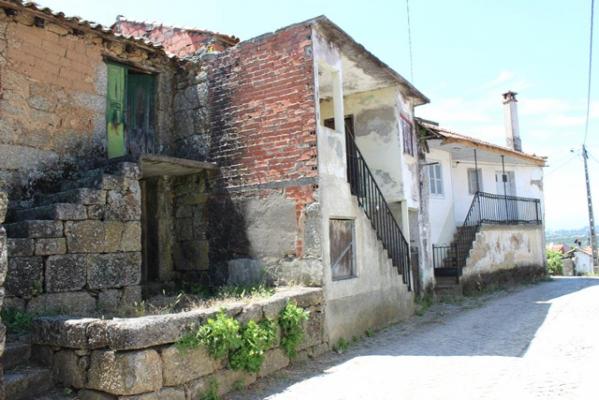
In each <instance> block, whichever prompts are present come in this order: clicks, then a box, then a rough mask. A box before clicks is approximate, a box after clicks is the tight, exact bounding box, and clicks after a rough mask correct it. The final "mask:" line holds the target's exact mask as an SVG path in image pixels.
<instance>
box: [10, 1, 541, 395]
mask: <svg viewBox="0 0 599 400" xmlns="http://www.w3.org/2000/svg"><path fill="white" fill-rule="evenodd" d="M0 9H1V12H0V34H2V35H3V39H4V40H3V41H2V42H1V43H2V44H0V55H2V57H0V88H1V89H2V96H1V98H0V114H1V116H2V118H1V120H0V178H1V179H0V181H2V188H3V189H4V190H5V191H7V193H8V195H9V200H10V201H9V210H8V213H7V220H6V223H5V225H4V227H5V229H6V232H7V234H8V239H7V246H6V247H7V250H8V266H7V270H8V272H7V278H6V284H5V288H6V299H5V306H6V307H10V308H13V309H17V310H23V311H26V312H29V313H33V314H37V315H44V314H46V315H48V314H56V313H61V314H67V315H69V316H71V317H70V318H67V317H47V318H41V319H40V320H38V321H37V322H36V324H35V325H34V332H33V335H32V337H33V339H32V340H33V342H34V344H35V345H36V346H39V347H37V348H36V351H37V353H38V354H40V355H41V356H40V357H41V358H43V361H44V364H46V365H48V366H49V367H50V368H52V370H53V376H54V377H55V379H56V380H57V381H58V382H60V383H61V384H64V385H66V386H69V387H72V388H74V389H77V390H80V393H85V394H86V395H87V394H89V393H91V394H89V395H90V396H104V397H103V398H110V399H116V398H117V396H128V395H143V394H148V393H154V394H155V393H159V395H158V396H159V398H161V397H160V396H162V397H167V396H172V397H168V398H183V397H181V396H185V398H194V396H195V393H199V392H200V391H201V390H204V389H205V388H206V382H207V381H206V377H204V375H206V376H210V377H213V378H214V379H217V380H218V381H219V382H220V383H221V384H222V387H223V388H228V389H230V388H231V387H233V386H234V385H233V383H234V381H236V380H241V381H243V382H244V383H247V382H252V381H253V380H255V379H256V377H257V376H258V377H260V376H264V375H266V374H268V373H270V372H272V371H274V370H276V369H279V368H282V367H284V366H285V365H287V364H288V363H289V359H288V358H286V356H284V355H282V353H281V350H280V349H276V348H274V349H271V350H270V352H269V355H268V357H267V358H268V359H269V360H270V361H272V362H271V363H270V366H271V369H269V370H268V371H261V372H260V373H258V375H256V374H254V375H252V376H246V375H243V376H240V375H239V374H236V373H233V372H232V371H230V370H228V369H226V368H223V365H213V363H210V362H208V361H207V360H206V356H205V355H204V356H202V355H201V354H200V355H198V359H196V360H195V361H194V362H192V361H193V360H190V359H185V360H182V359H180V357H181V356H180V355H178V353H176V352H175V351H174V343H175V342H176V341H177V339H178V338H179V337H180V336H181V334H182V333H183V332H184V331H185V329H186V327H188V326H189V324H190V323H191V322H194V323H196V322H201V321H205V319H206V318H208V316H210V315H212V314H211V313H210V311H209V310H208V311H206V310H195V311H191V312H187V313H180V315H176V314H169V315H166V316H147V317H142V318H122V319H121V318H116V319H112V320H110V319H109V320H106V319H103V318H91V317H98V316H102V315H113V314H115V313H118V311H119V310H120V309H122V308H123V307H125V306H131V305H132V304H135V303H136V302H140V301H141V300H142V298H144V297H145V296H149V295H151V294H152V293H155V292H156V291H159V290H161V289H162V288H164V287H166V286H172V285H174V284H175V283H177V282H179V283H181V282H183V283H186V284H194V285H199V286H201V287H218V286H220V285H224V284H246V283H253V282H257V281H263V280H266V281H270V282H273V283H274V284H276V285H277V286H286V285H287V286H292V285H296V284H298V285H303V286H311V287H314V288H300V289H297V290H294V289H291V290H289V291H288V292H286V293H288V294H286V295H284V296H283V295H282V296H280V297H275V298H274V299H271V300H269V301H266V302H265V303H260V304H258V305H252V306H236V307H233V309H232V310H229V311H230V312H231V313H232V314H234V315H235V317H236V318H238V319H239V320H240V321H243V320H245V321H247V318H248V315H255V316H257V317H259V318H258V319H260V318H271V317H273V316H276V315H277V314H276V312H278V310H280V308H281V307H282V304H284V301H286V300H287V299H289V298H293V299H296V300H297V301H298V303H300V304H302V305H303V306H305V307H306V308H308V309H310V310H311V311H312V314H311V319H310V321H309V322H308V323H307V327H306V330H307V332H308V333H309V334H308V335H307V339H306V340H305V341H304V343H303V344H302V346H303V347H302V348H301V350H302V351H303V352H304V354H305V355H314V354H317V353H319V352H322V351H324V349H326V348H327V346H328V345H329V344H332V343H335V342H337V341H338V340H339V339H340V338H349V337H352V336H358V335H362V334H363V333H364V332H365V331H367V330H369V329H372V328H377V327H381V326H384V325H387V324H389V323H392V322H395V321H398V320H400V319H402V318H406V317H408V316H410V315H411V314H412V313H413V310H414V304H415V303H414V300H415V293H417V292H420V293H424V292H425V291H430V290H431V289H432V287H433V285H434V282H435V275H437V272H438V271H440V270H441V269H443V268H445V269H447V268H448V266H445V265H443V266H441V268H433V264H434V262H435V259H434V257H433V256H434V254H436V253H435V252H434V250H433V249H435V248H436V247H437V246H438V244H439V243H440V241H442V240H446V239H445V238H448V237H451V235H452V234H453V233H452V230H455V229H456V223H455V221H456V219H460V218H463V217H464V216H463V213H464V212H465V211H464V210H462V208H460V207H462V205H463V204H464V201H468V202H471V201H472V200H469V199H467V198H468V196H470V197H472V196H471V195H465V194H463V193H462V189H463V188H462V189H460V188H459V186H458V185H455V190H453V189H452V195H451V196H452V197H449V198H448V199H449V200H450V201H447V202H444V203H442V204H441V203H438V204H437V203H435V202H436V201H437V199H436V198H435V197H434V193H431V188H432V187H433V186H432V185H433V180H434V179H436V178H438V177H437V175H436V172H434V173H433V172H431V171H432V169H431V168H432V166H431V164H433V163H438V164H442V165H443V167H442V168H444V169H443V170H444V171H449V169H447V168H453V165H452V164H451V163H454V164H455V165H456V167H457V165H458V164H459V163H461V165H460V168H462V166H463V165H466V164H468V163H470V162H471V161H472V157H471V156H470V155H469V154H473V156H474V158H475V160H476V162H478V159H477V157H479V156H480V157H481V159H480V161H481V163H483V162H488V168H487V167H486V166H485V168H486V169H489V171H490V173H492V171H494V169H496V168H497V162H498V161H497V160H499V159H504V157H505V160H504V161H505V162H507V166H508V168H512V167H513V168H523V171H524V170H526V171H529V170H530V171H531V172H530V174H529V175H526V176H527V177H528V178H530V181H529V182H528V184H529V186H530V187H531V188H533V187H535V186H536V187H538V188H539V190H540V192H539V193H540V195H542V170H541V174H540V177H539V175H538V173H537V169H539V170H540V168H541V167H542V164H543V163H544V161H543V160H542V159H541V158H538V157H536V156H532V155H527V154H525V153H522V152H521V151H519V150H515V149H506V148H503V147H501V146H493V145H489V144H487V143H483V142H481V141H478V140H476V139H473V138H467V137H464V136H461V135H457V134H454V133H451V132H449V131H446V130H443V129H441V128H439V127H438V126H436V125H434V124H430V123H427V122H424V121H419V122H418V121H416V119H415V118H414V109H415V107H417V106H419V105H422V104H425V103H427V102H428V101H429V100H428V98H427V97H426V96H424V95H423V94H422V93H421V92H420V91H418V89H416V88H415V87H414V86H413V85H412V84H411V83H410V82H408V81H407V80H406V79H404V78H403V77H402V76H401V75H400V74H398V73H397V72H396V71H394V70H393V69H391V68H390V67H389V66H387V65H386V64H384V63H383V62H382V61H381V60H379V59H378V58H377V57H376V56H375V55H373V54H372V53H370V52H369V51H368V50H367V49H365V48H364V47H363V46H361V45H360V44H358V43H356V42H355V41H354V40H353V39H352V38H351V37H350V36H349V35H348V34H347V33H346V32H344V31H343V30H342V29H341V28H339V27H338V26H337V25H335V24H334V23H333V22H331V21H330V20H329V19H327V18H326V17H324V16H321V17H317V18H314V19H311V20H308V21H304V22H301V23H298V24H294V25H290V26H287V27H284V28H281V29H279V30H277V31H276V32H272V33H267V34H265V35H262V36H259V37H256V38H253V39H250V40H246V41H239V40H238V39H237V38H235V37H233V36H228V35H223V34H219V33H215V32H209V31H205V30H199V29H185V28H176V27H168V26H164V25H156V24H148V23H145V22H135V21H128V20H126V19H124V18H118V19H117V22H116V23H115V24H114V25H113V26H112V27H111V28H110V29H108V28H105V27H102V26H99V25H96V24H93V23H90V22H87V21H83V20H80V19H78V18H68V17H65V16H64V15H63V14H62V13H54V12H52V11H51V10H49V9H41V8H38V7H37V6H35V5H34V4H32V3H23V2H21V1H18V0H0ZM423 135H424V138H423ZM457 147H459V148H460V150H459V151H458V150H456V148H457ZM427 149H428V153H427ZM469 151H470V153H469ZM456 152H457V153H456ZM454 153H455V154H454ZM438 164H435V165H438ZM531 164H533V165H534V166H531ZM481 165H482V164H481ZM485 165H487V164H485ZM475 169H476V167H475ZM486 169H485V171H486ZM518 171H520V170H518ZM463 172H464V173H465V171H463ZM444 174H445V172H444ZM449 175H450V174H449V173H448V175H447V176H449ZM477 176H478V175H477ZM485 176H486V175H485ZM503 176H508V177H509V174H505V173H503ZM517 176H520V173H518V175H517ZM455 177H456V179H455V182H457V181H458V180H459V179H458V177H459V178H460V179H462V178H461V175H460V174H458V173H457V172H456V175H455ZM535 177H536V178H535ZM539 179H540V181H539ZM533 180H537V181H538V182H537V183H533ZM452 182H453V181H452ZM506 182H507V181H506ZM435 184H436V183H435ZM484 184H485V185H486V183H484ZM435 187H436V186H435ZM448 187H449V186H448ZM503 187H504V188H505V186H503ZM435 190H436V189H435ZM464 190H465V189H464ZM517 190H518V194H521V193H524V192H521V189H519V188H518V189H517ZM531 190H532V189H531ZM433 191H434V190H433ZM477 192H480V191H477ZM506 194H507V192H504V193H503V195H506ZM512 194H513V193H512ZM458 196H462V197H460V200H459V201H457V200H456V199H457V198H458ZM502 198H503V199H504V200H505V199H506V198H507V197H506V196H503V197H502ZM464 199H466V200H464ZM510 199H511V198H510ZM518 201H519V200H518ZM533 203H534V204H535V205H537V206H538V207H540V205H541V204H540V203H539V202H533ZM518 204H519V203H518ZM516 208H517V207H516ZM517 209H518V210H519V208H517ZM537 210H541V215H542V208H537ZM526 211H527V212H528V209H526ZM439 212H444V213H445V214H446V216H445V217H444V219H443V224H439V223H438V222H439V217H438V213H439ZM518 212H519V211H518ZM518 215H520V213H519V214H518ZM522 215H525V214H524V213H523V214H522ZM526 215H528V214H526ZM449 216H451V217H449ZM503 216H504V217H505V218H507V219H508V220H509V221H512V220H513V218H511V217H512V216H513V215H512V214H510V213H509V212H508V213H507V214H505V215H503ZM508 217H509V218H508ZM447 221H450V222H447ZM451 221H452V222H451ZM539 221H542V216H541V218H540V219H538V218H537V219H536V220H535V221H534V222H535V224H536V223H537V222H539ZM452 224H453V226H452ZM535 224H531V226H532V225H535ZM541 226H542V225H541ZM446 228H447V229H446ZM525 228H528V227H524V226H519V227H518V229H520V230H525ZM494 229H495V230H494V231H493V232H490V233H488V235H491V234H493V235H500V236H501V235H504V236H505V233H502V232H503V231H502V229H500V228H498V227H495V228H494ZM514 229H515V228H514ZM496 231H497V232H496ZM538 231H539V228H538V226H537V225H535V226H534V227H531V228H530V232H529V233H519V234H520V235H528V236H526V238H524V239H522V240H524V241H525V247H526V246H528V249H529V250H530V248H531V247H530V246H531V245H530V243H532V240H533V239H534V238H536V237H537V236H536V235H538V233H539V232H538ZM477 232H478V236H477V239H476V241H481V240H482V239H481V240H479V237H483V239H484V236H485V232H486V227H485V229H482V228H481V229H480V232H479V231H477ZM541 233H542V227H541ZM0 236H1V235H0ZM529 236H530V237H533V239H531V238H529ZM489 240H494V239H492V238H491V239H488V240H487V241H489ZM510 240H511V239H510ZM514 240H515V241H520V240H521V239H520V236H518V237H517V238H515V239H514ZM473 241H474V240H473ZM0 244H1V240H0ZM433 245H434V246H435V247H433ZM486 245H488V243H487V244H486ZM2 248H3V247H2V246H1V245H0V262H1V261H2V257H1V253H2ZM476 248H477V247H476V245H474V249H475V250H476ZM460 251H461V250H460ZM529 253H530V251H529ZM535 256H536V255H532V256H531V255H530V254H528V253H526V255H525V257H529V258H530V257H532V258H534V257H535ZM446 258H447V257H446ZM454 258H455V257H454ZM532 258H530V260H532ZM527 260H528V259H527ZM537 261H538V260H537ZM531 262H532V261H531ZM477 265H478V264H477ZM462 267H463V266H461V265H460V266H456V265H452V266H451V268H454V269H455V271H456V272H457V271H458V270H462V269H463V270H464V271H466V270H467V269H466V268H462ZM476 268H478V267H476ZM0 272H1V268H0ZM479 272H480V271H479V269H477V273H479ZM464 276H466V274H464ZM277 307H278V308H277ZM273 310H274V311H273ZM348 310H351V312H348ZM80 317H85V318H80ZM25 348H27V346H25ZM11 354H14V352H12V351H11ZM196 355H197V354H196ZM6 359H7V360H11V359H13V360H14V357H13V358H6ZM198 360H201V361H202V362H200V361H198ZM204 361H205V362H204ZM3 362H5V361H3ZM5 363H6V362H5ZM6 365H7V364H5V366H6ZM8 365H9V366H10V364H8ZM273 365H275V366H276V367H273ZM183 370H184V371H183ZM35 373H36V374H38V375H36V376H37V378H36V379H38V381H39V382H44V384H48V381H49V378H48V374H49V371H48V370H47V369H42V370H39V371H38V370H36V371H35ZM125 375H126V376H128V377H131V379H129V380H127V381H126V382H124V381H120V380H119V378H118V377H119V376H125ZM113 378H114V379H113ZM10 379H11V381H10V382H15V379H17V378H15V375H14V374H13V375H11V377H10ZM44 379H45V380H44ZM117 381H118V382H117ZM107 382H108V383H110V385H112V384H113V383H114V385H112V386H110V385H108V384H107ZM48 385H49V384H48ZM15 387H17V386H15V384H11V386H10V388H12V389H11V390H16V389H15ZM36 387H37V388H38V389H39V390H42V389H45V388H46V387H47V386H44V385H42V384H40V385H36ZM223 390H224V389H223ZM10 393H13V392H10ZM14 393H16V392H14ZM21 395H22V393H21ZM177 396H179V397H177ZM13 397H14V398H18V397H17V395H16V394H14V395H13ZM91 398H94V397H91ZM121 398H122V397H121Z"/></svg>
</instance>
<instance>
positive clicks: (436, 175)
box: [428, 164, 443, 195]
mask: <svg viewBox="0 0 599 400" xmlns="http://www.w3.org/2000/svg"><path fill="white" fill-rule="evenodd" d="M428 180H429V185H430V189H431V194H435V195H443V175H442V170H441V164H432V165H429V166H428Z"/></svg>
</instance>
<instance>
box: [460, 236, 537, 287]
mask: <svg viewBox="0 0 599 400" xmlns="http://www.w3.org/2000/svg"><path fill="white" fill-rule="evenodd" d="M543 236H544V232H543V227H542V225H483V226H482V227H481V229H480V231H479V232H478V233H477V234H476V238H475V241H474V244H473V246H472V250H471V251H470V255H469V257H468V259H467V260H466V267H465V268H464V269H463V275H462V283H463V284H465V285H466V286H472V285H477V284H476V283H473V282H479V283H478V285H484V284H486V283H488V282H492V281H494V280H497V279H496V278H493V275H496V276H503V275H507V276H509V275H510V274H512V275H514V274H515V275H518V274H519V272H514V271H516V270H517V269H519V268H523V269H530V268H533V269H540V270H543V271H544V263H545V249H544V246H543ZM505 271H510V272H505ZM533 272H534V273H532V274H528V273H524V272H522V273H523V274H524V275H532V276H535V275H536V274H537V272H536V271H533ZM499 280H501V281H505V280H506V278H501V279H499Z"/></svg>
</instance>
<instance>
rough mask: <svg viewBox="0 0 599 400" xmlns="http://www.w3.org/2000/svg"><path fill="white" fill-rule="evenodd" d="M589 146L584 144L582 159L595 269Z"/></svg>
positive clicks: (595, 241)
mask: <svg viewBox="0 0 599 400" xmlns="http://www.w3.org/2000/svg"><path fill="white" fill-rule="evenodd" d="M588 158H589V155H588V154H587V148H586V146H585V145H584V144H583V145H582V159H583V160H584V177H585V180H586V184H587V204H588V207H589V228H590V233H591V249H592V252H593V269H594V268H596V266H597V236H596V235H595V218H594V217H593V198H592V197H591V180H590V178H589V168H588V165H587V159H588Z"/></svg>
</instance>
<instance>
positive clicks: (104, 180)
mask: <svg viewBox="0 0 599 400" xmlns="http://www.w3.org/2000/svg"><path fill="white" fill-rule="evenodd" d="M94 171H98V172H93V173H89V175H87V176H83V177H81V178H79V179H76V180H68V181H64V182H62V183H61V184H60V190H61V191H69V190H74V189H83V188H88V189H97V190H116V189H118V188H119V186H120V181H121V178H120V177H119V176H117V175H112V174H107V173H105V172H104V170H94Z"/></svg>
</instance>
